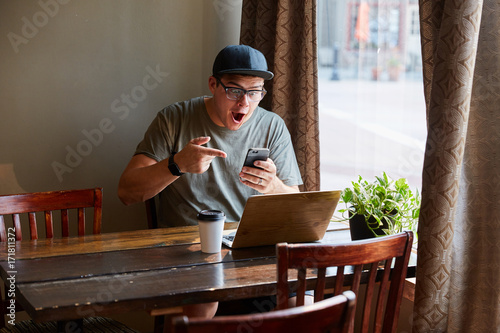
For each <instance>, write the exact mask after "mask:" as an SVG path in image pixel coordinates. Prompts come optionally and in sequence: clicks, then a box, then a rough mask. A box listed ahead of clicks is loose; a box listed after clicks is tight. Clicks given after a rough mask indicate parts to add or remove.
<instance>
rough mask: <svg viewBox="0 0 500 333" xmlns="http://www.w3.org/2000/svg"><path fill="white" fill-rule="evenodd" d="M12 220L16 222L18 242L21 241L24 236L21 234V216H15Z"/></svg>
mask: <svg viewBox="0 0 500 333" xmlns="http://www.w3.org/2000/svg"><path fill="white" fill-rule="evenodd" d="M12 220H13V221H14V229H15V233H16V241H20V240H22V239H23V234H22V232H21V219H20V217H19V214H13V215H12Z"/></svg>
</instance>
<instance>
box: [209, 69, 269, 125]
mask: <svg viewBox="0 0 500 333" xmlns="http://www.w3.org/2000/svg"><path fill="white" fill-rule="evenodd" d="M220 82H222V84H223V85H224V86H226V87H228V88H229V87H231V88H240V89H244V90H262V89H264V79H263V78H260V77H255V76H243V75H228V74H226V75H223V76H222V77H221V78H220ZM209 88H210V91H211V92H212V95H213V101H214V108H213V109H211V110H209V115H210V118H211V119H212V120H213V121H214V122H215V123H216V124H217V125H218V126H223V127H226V128H227V129H230V130H232V131H236V130H237V129H239V128H240V127H241V126H242V125H243V124H244V123H245V122H246V121H248V119H250V117H251V116H252V114H253V112H254V110H255V108H256V107H257V106H258V105H259V102H252V101H251V100H250V99H249V98H248V95H247V94H245V95H243V96H242V97H241V98H239V99H238V100H231V99H229V98H227V96H226V90H225V89H224V87H223V86H222V85H221V84H220V83H218V82H217V79H216V78H215V77H213V76H211V77H210V78H209Z"/></svg>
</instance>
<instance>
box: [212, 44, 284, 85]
mask: <svg viewBox="0 0 500 333" xmlns="http://www.w3.org/2000/svg"><path fill="white" fill-rule="evenodd" d="M222 74H246V75H252V76H258V77H261V78H263V79H264V80H270V79H272V78H273V76H274V74H273V73H272V72H270V71H268V70H267V62H266V58H265V57H264V55H263V54H262V52H260V51H258V50H256V49H254V48H252V47H250V46H248V45H229V46H226V47H225V48H223V49H222V50H221V51H220V52H219V54H217V57H215V61H214V66H213V69H212V75H214V76H220V75H222Z"/></svg>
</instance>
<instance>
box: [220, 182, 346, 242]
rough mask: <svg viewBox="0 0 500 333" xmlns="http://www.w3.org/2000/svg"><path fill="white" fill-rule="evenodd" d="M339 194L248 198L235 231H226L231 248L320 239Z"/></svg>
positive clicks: (327, 192)
mask: <svg viewBox="0 0 500 333" xmlns="http://www.w3.org/2000/svg"><path fill="white" fill-rule="evenodd" d="M340 192H341V191H311V192H299V193H286V194H265V195H254V196H251V197H250V198H248V200H247V203H246V205H245V209H244V210H243V214H242V216H241V219H240V222H239V224H238V228H237V229H236V231H234V230H225V232H224V235H223V237H222V243H223V244H224V245H226V246H228V247H230V248H233V249H236V248H242V247H252V246H263V245H274V244H277V243H280V242H288V243H300V242H314V241H317V240H320V239H322V238H323V236H324V235H325V232H326V230H327V228H328V224H329V223H330V219H331V218H332V216H333V213H334V211H335V208H336V207H337V204H338V202H339V199H340Z"/></svg>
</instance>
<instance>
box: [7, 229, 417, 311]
mask: <svg viewBox="0 0 500 333" xmlns="http://www.w3.org/2000/svg"><path fill="white" fill-rule="evenodd" d="M228 226H229V227H234V225H231V224H228ZM331 227H332V228H331V229H329V231H328V232H327V234H326V235H325V237H324V239H323V240H322V242H329V243H340V242H344V241H350V235H349V230H348V228H347V227H345V226H343V225H342V224H339V223H332V224H331ZM0 247H2V248H1V249H0V274H1V278H2V279H3V281H7V282H8V281H11V282H12V281H13V280H8V278H9V277H12V276H13V277H14V278H15V282H14V283H15V287H16V298H17V299H18V300H19V302H20V303H21V305H22V306H23V308H24V309H25V310H26V311H27V313H28V314H29V315H30V316H31V317H32V318H33V319H34V320H35V321H50V320H58V321H64V320H73V319H77V318H83V317H88V316H101V315H109V314H112V313H120V312H128V311H137V310H146V311H150V312H151V311H153V312H154V310H155V309H160V308H168V307H178V306H182V305H186V304H194V303H204V302H212V301H227V300H234V299H243V298H250V297H258V296H268V295H273V294H275V293H276V286H275V283H276V258H275V247H274V246H264V247H255V248H246V249H238V250H230V249H228V248H226V247H224V246H223V249H222V251H221V252H220V253H218V254H204V253H202V252H201V249H200V244H199V236H198V228H197V227H196V226H195V227H178V228H165V229H153V230H140V231H127V232H118V233H108V234H101V235H89V236H84V237H70V238H65V239H52V240H37V241H29V240H28V241H21V242H14V243H10V244H9V243H5V244H1V246H0ZM9 248H10V249H14V250H9ZM9 251H10V252H9ZM9 258H10V260H9ZM12 259H15V261H12ZM408 275H409V276H414V275H415V263H414V262H413V263H412V264H411V267H410V268H409V272H408Z"/></svg>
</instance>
